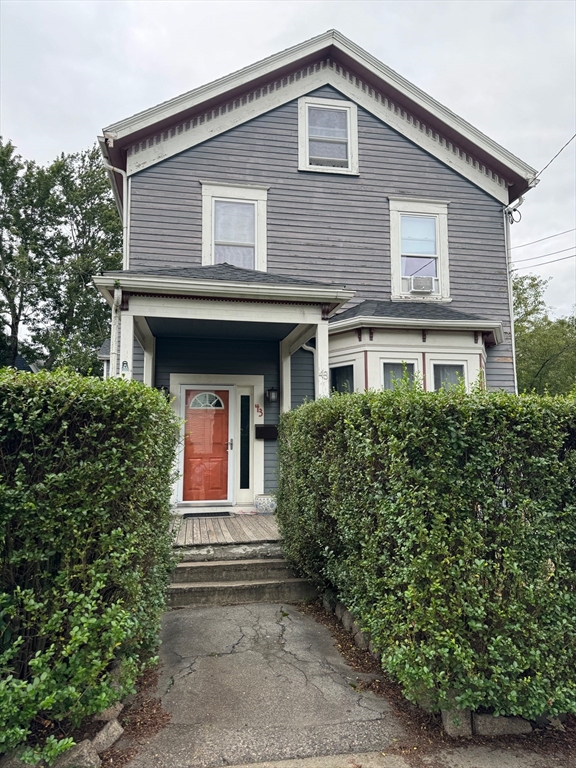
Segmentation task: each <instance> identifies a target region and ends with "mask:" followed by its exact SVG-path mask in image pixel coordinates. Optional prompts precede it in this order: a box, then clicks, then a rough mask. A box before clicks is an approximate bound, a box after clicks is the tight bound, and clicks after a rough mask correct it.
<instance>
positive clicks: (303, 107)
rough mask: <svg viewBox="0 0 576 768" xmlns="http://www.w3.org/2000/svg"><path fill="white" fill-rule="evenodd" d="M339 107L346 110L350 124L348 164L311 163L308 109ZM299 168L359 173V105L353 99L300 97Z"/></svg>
mask: <svg viewBox="0 0 576 768" xmlns="http://www.w3.org/2000/svg"><path fill="white" fill-rule="evenodd" d="M310 107H315V108H319V109H332V110H334V109H339V110H340V111H346V114H347V126H348V166H347V167H338V166H332V165H312V164H311V163H310V140H309V138H310V137H309V135H308V133H309V132H308V109H309V108H310ZM298 170H299V171H314V172H316V173H343V174H346V175H348V176H357V175H358V107H357V106H356V104H354V103H353V102H351V101H340V100H339V99H321V98H314V97H312V96H303V97H302V98H301V99H298Z"/></svg>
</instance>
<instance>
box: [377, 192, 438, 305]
mask: <svg viewBox="0 0 576 768" xmlns="http://www.w3.org/2000/svg"><path fill="white" fill-rule="evenodd" d="M388 199H389V202H390V268H391V273H392V297H391V298H392V301H394V300H396V301H398V300H402V301H451V299H450V269H449V257H448V202H447V201H445V200H430V199H424V198H422V199H418V198H401V197H390V198H388ZM402 214H407V215H421V216H434V217H435V218H436V238H437V260H438V270H437V276H438V279H439V292H438V293H436V294H428V295H424V296H422V295H415V294H413V293H409V292H407V291H403V290H402V231H401V224H400V217H401V216H402Z"/></svg>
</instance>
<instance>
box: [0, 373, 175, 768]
mask: <svg viewBox="0 0 576 768" xmlns="http://www.w3.org/2000/svg"><path fill="white" fill-rule="evenodd" d="M176 441H177V430H176V421H175V418H174V416H173V414H172V411H171V409H170V406H169V404H168V403H167V401H166V398H165V397H163V395H161V394H160V393H158V392H156V391H155V390H152V389H150V388H147V387H144V386H143V385H142V384H138V383H136V382H125V381H122V380H118V379H111V380H108V381H100V380H98V379H94V378H83V377H81V376H79V375H77V374H74V373H72V372H68V371H63V370H62V371H57V372H56V373H53V374H49V373H40V374H29V373H16V372H15V371H13V370H12V369H3V370H2V371H0V474H1V477H0V753H1V752H2V751H7V750H9V749H10V748H12V747H14V746H16V745H17V744H19V743H21V742H23V741H25V740H26V739H27V737H28V736H29V734H30V732H31V730H32V732H33V733H35V732H36V731H37V730H38V729H39V727H40V724H42V723H45V722H46V721H50V722H54V721H62V720H67V721H70V722H72V723H77V722H79V721H80V720H81V719H82V718H83V717H84V716H85V715H88V714H91V713H93V712H96V711H98V710H101V709H103V708H104V707H106V706H107V705H109V704H110V703H112V702H113V701H115V700H117V699H118V698H119V697H120V696H121V695H122V694H124V693H125V692H126V691H128V690H130V689H131V688H132V686H133V683H134V680H135V678H136V676H137V675H138V674H139V672H140V670H141V669H142V668H143V666H144V665H145V664H146V662H147V660H148V659H150V657H151V655H152V654H153V653H154V649H155V648H156V646H157V634H158V627H159V619H160V615H161V612H162V608H163V605H164V594H163V593H164V588H165V585H166V582H167V578H168V574H169V571H170V569H171V565H172V560H171V544H172V539H171V535H170V533H169V522H170V508H169V501H170V490H171V481H172V472H173V459H174V454H175V446H176ZM118 658H120V659H121V660H122V664H121V667H120V669H121V673H120V677H119V680H118V675H117V674H115V672H114V666H115V660H117V659H118ZM118 683H119V685H118ZM49 730H50V729H48V731H49ZM69 743H70V742H69V741H68V742H66V741H64V742H57V741H55V740H54V738H53V737H50V738H49V739H48V742H47V743H46V746H45V747H44V753H43V754H44V755H45V756H46V757H48V758H53V757H54V756H55V755H56V754H57V753H58V752H60V751H62V750H63V749H64V748H65V747H66V745H67V744H68V745H69ZM41 748H42V744H40V748H39V749H40V751H41ZM39 753H40V752H39V751H38V750H37V755H38V754H39Z"/></svg>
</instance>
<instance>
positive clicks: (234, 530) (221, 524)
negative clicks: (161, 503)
mask: <svg viewBox="0 0 576 768" xmlns="http://www.w3.org/2000/svg"><path fill="white" fill-rule="evenodd" d="M176 525H179V526H180V527H179V529H178V535H177V536H176V541H175V543H174V546H176V547H200V546H206V545H207V544H247V543H258V542H265V541H279V540H280V533H279V532H278V525H277V523H276V520H275V519H274V516H273V515H246V516H244V515H234V516H231V517H195V518H194V517H188V518H186V519H185V520H181V521H178V522H177V523H176Z"/></svg>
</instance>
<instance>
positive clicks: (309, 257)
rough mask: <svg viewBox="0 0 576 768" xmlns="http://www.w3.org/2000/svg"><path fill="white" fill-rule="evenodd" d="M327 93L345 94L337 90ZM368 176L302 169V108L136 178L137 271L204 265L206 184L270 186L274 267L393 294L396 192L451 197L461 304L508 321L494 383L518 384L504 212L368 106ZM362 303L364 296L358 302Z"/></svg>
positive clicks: (490, 367)
mask: <svg viewBox="0 0 576 768" xmlns="http://www.w3.org/2000/svg"><path fill="white" fill-rule="evenodd" d="M314 95H316V96H323V97H327V98H344V97H343V96H342V95H341V94H339V92H338V91H336V90H335V89H334V88H332V87H329V86H326V87H324V88H321V89H319V90H317V91H315V92H314ZM358 134H359V164H360V174H359V175H358V176H346V175H339V174H324V173H315V172H301V171H298V146H297V145H298V110H297V102H296V101H293V102H291V103H289V104H286V105H284V106H281V107H279V108H277V109H274V110H272V111H270V112H268V113H267V114H265V115H262V116H260V117H257V118H255V119H253V120H251V121H249V122H247V123H244V124H243V125H240V126H237V127H236V128H233V129H231V130H230V131H227V132H226V133H224V134H221V135H220V136H216V137H214V138H212V139H209V140H208V141H206V142H204V143H203V144H200V145H198V146H196V147H193V148H191V149H189V150H186V151H184V152H182V153H180V154H179V155H176V156H175V157H172V158H169V159H167V160H164V161H163V162H161V163H158V164H157V165H155V166H152V167H150V168H147V169H146V170H143V171H141V172H140V173H138V174H135V175H134V176H133V177H132V179H131V220H130V267H131V268H132V269H137V268H140V267H141V268H151V267H163V266H192V265H197V264H200V263H201V245H202V232H201V212H202V199H201V185H200V183H199V179H213V180H217V181H233V182H235V183H243V182H246V183H260V184H266V185H269V191H268V207H267V237H268V270H269V271H270V272H273V273H276V274H279V275H287V276H291V277H299V276H300V277H303V278H307V279H310V280H324V281H330V282H338V283H344V284H346V285H347V286H348V287H349V288H352V289H354V290H355V291H357V292H358V297H359V298H376V299H387V298H389V297H390V216H389V209H388V195H398V194H401V195H413V196H417V197H423V198H425V197H430V198H438V199H441V200H449V201H450V205H449V208H448V238H449V257H450V287H451V295H452V299H453V301H452V304H451V306H452V307H453V308H454V309H457V310H458V309H460V310H462V311H466V312H473V313H476V314H478V315H481V316H485V317H487V318H490V319H497V320H501V321H502V323H503V326H504V334H505V342H504V344H502V345H500V346H498V347H497V348H496V349H495V350H491V351H490V352H489V354H488V362H487V378H488V382H489V385H490V386H494V387H505V388H513V386H514V380H513V367H512V364H511V363H510V362H505V361H504V360H503V359H505V358H511V355H512V349H511V339H510V317H509V306H508V281H507V274H506V263H505V262H506V259H505V246H504V222H503V215H502V205H501V204H500V203H499V202H498V201H496V200H494V199H493V198H491V197H490V196H489V195H488V194H487V193H485V192H484V191H483V190H481V189H479V188H478V187H476V186H475V185H474V184H472V183H471V182H470V181H468V180H467V179H464V178H463V177H462V176H460V175H459V174H458V173H456V172H455V171H453V170H452V169H451V168H449V167H448V166H446V165H444V164H443V163H441V162H440V161H439V160H437V159H436V158H434V157H432V156H431V155H429V154H428V153H427V152H425V151H424V150H422V149H421V148H419V147H417V146H416V145H415V144H413V143H412V142H410V141H409V140H408V139H406V138H405V137H404V136H401V135H400V134H398V133H396V131H394V130H393V129H392V128H390V127H389V126H388V125H386V124H385V123H383V122H381V121H380V120H378V119H377V118H376V117H374V116H373V115H371V114H370V113H368V112H366V111H365V110H364V109H362V108H359V109H358ZM358 297H357V298H358Z"/></svg>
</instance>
